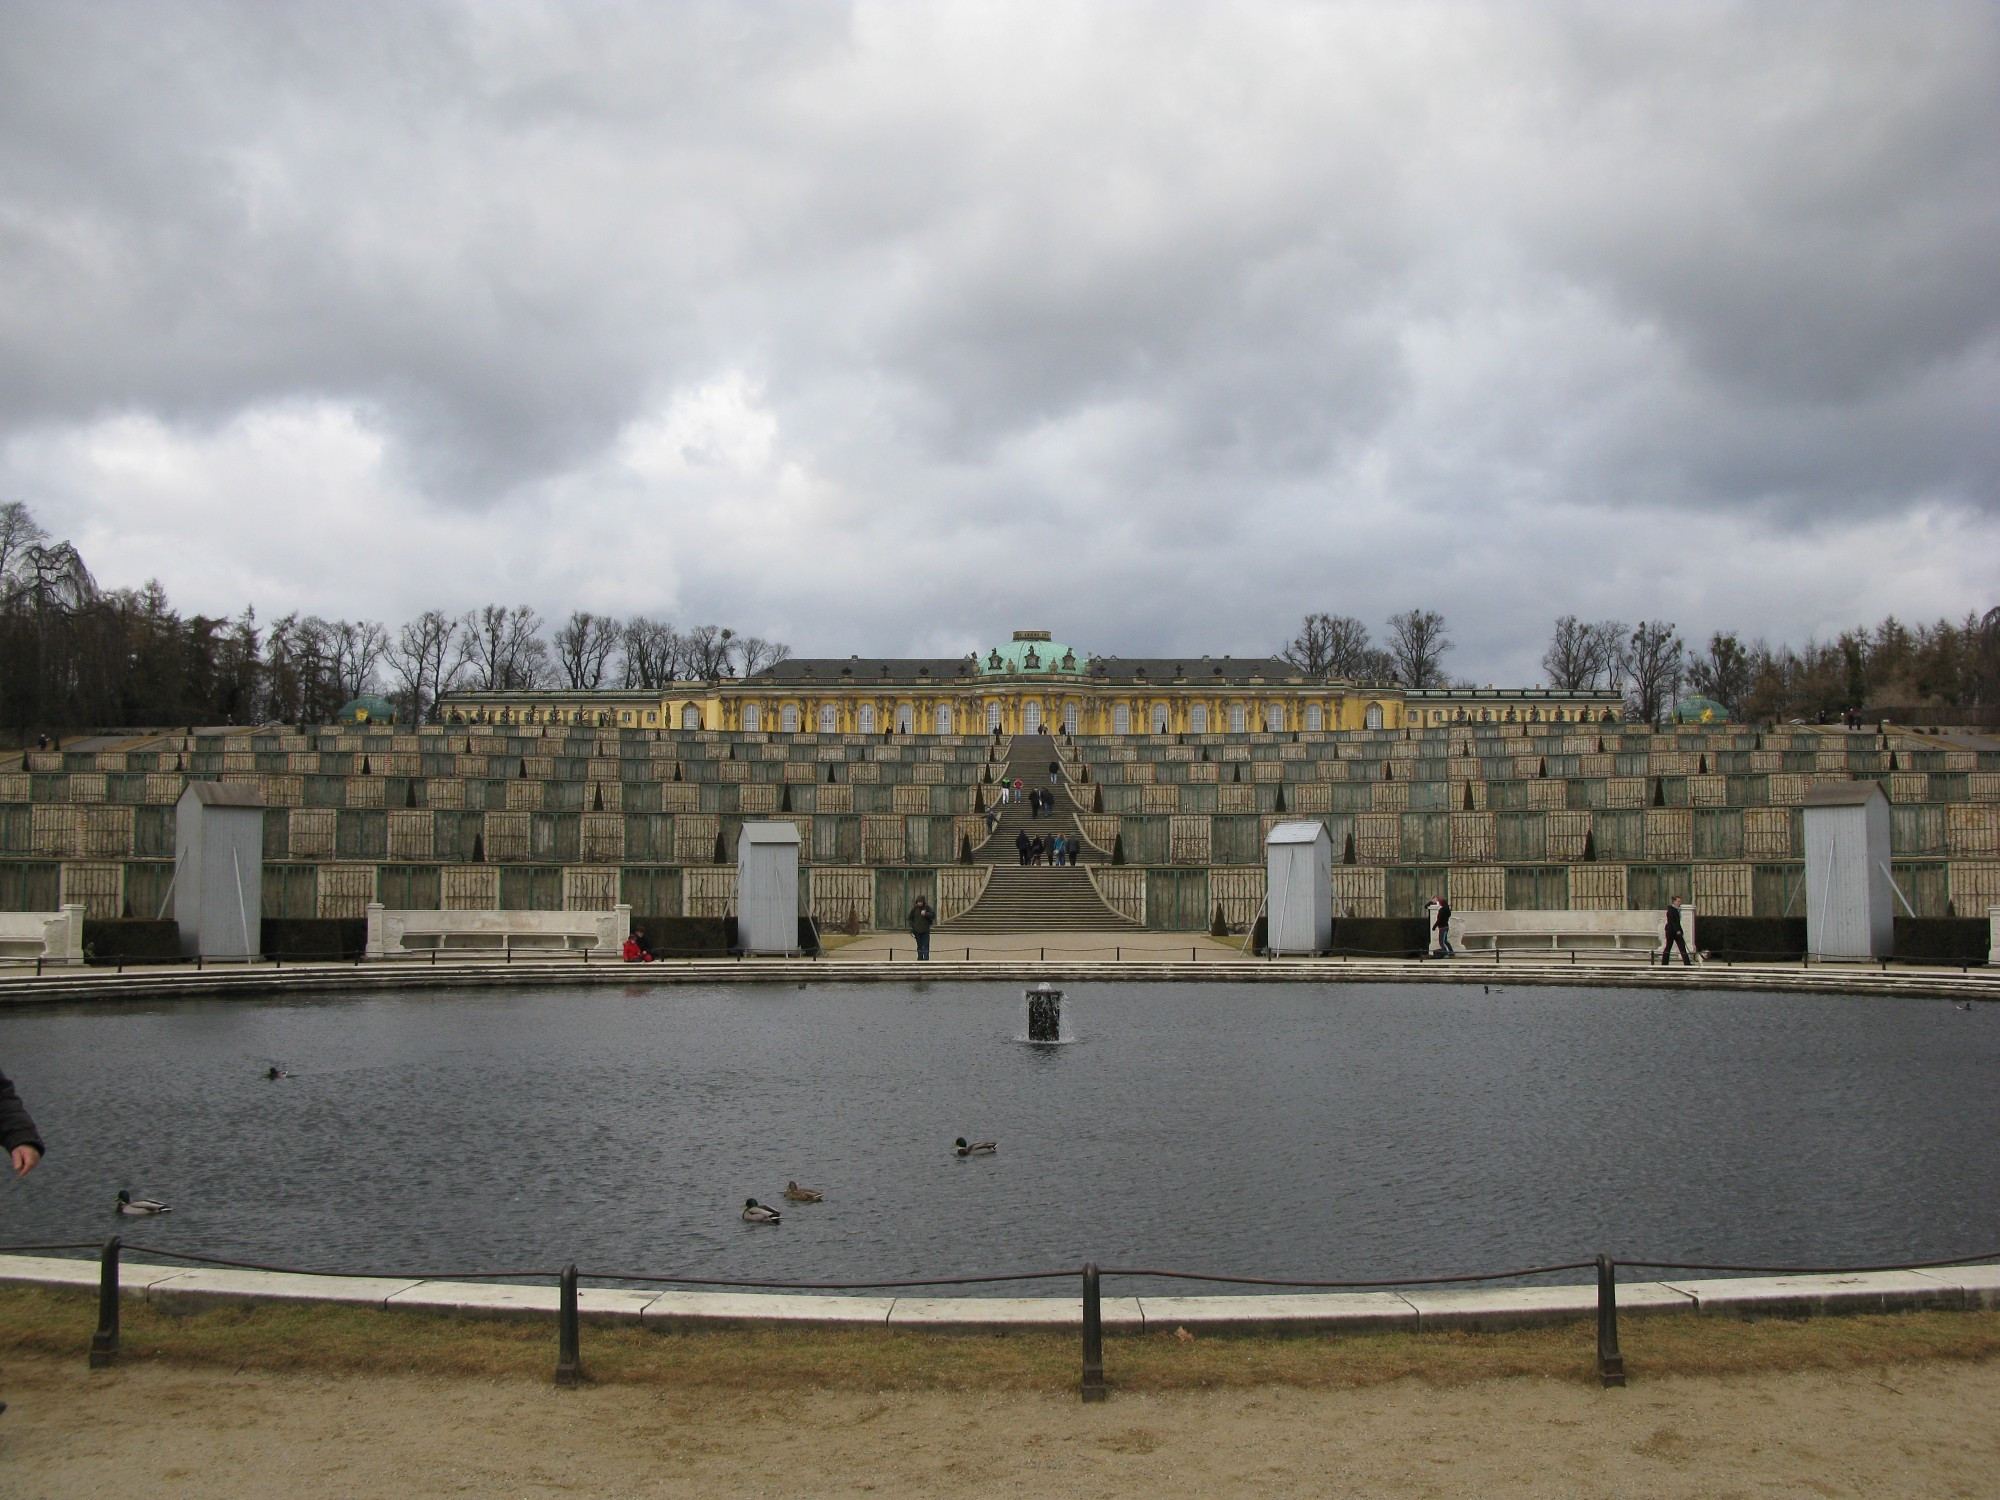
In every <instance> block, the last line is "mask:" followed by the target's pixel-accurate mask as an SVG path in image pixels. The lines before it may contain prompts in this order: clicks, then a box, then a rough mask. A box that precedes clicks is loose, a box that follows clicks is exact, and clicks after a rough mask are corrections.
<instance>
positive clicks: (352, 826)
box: [333, 807, 389, 861]
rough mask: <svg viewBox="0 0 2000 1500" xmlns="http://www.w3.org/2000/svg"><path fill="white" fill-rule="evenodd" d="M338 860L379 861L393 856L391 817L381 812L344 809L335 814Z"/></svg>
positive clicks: (336, 853) (334, 845)
mask: <svg viewBox="0 0 2000 1500" xmlns="http://www.w3.org/2000/svg"><path fill="white" fill-rule="evenodd" d="M333 855H334V858H335V859H354V860H371V861H372V860H379V859H386V858H388V855H389V815H388V814H387V813H386V812H384V811H383V810H382V809H380V808H373V807H343V808H342V809H341V810H340V811H339V812H337V813H335V814H334V820H333Z"/></svg>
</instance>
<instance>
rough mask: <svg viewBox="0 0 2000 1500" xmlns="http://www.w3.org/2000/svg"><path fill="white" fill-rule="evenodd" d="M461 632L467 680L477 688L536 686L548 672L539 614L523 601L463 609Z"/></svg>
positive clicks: (499, 689)
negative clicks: (463, 640)
mask: <svg viewBox="0 0 2000 1500" xmlns="http://www.w3.org/2000/svg"><path fill="white" fill-rule="evenodd" d="M459 629H460V630H462V631H463V632H464V639H465V642H466V663H467V666H468V668H469V673H468V676H467V679H466V680H467V684H468V685H469V686H470V687H473V688H475V689H477V690H478V691H480V692H488V693H495V692H498V693H507V692H518V691H520V690H521V689H523V688H533V687H540V686H541V685H542V681H543V679H544V677H545V676H546V675H547V672H548V664H549V646H548V642H547V641H544V640H543V639H542V634H541V632H542V617H541V616H540V615H538V614H536V613H535V612H534V610H532V609H530V608H529V607H528V606H527V605H525V604H517V605H515V606H514V607H513V608H512V609H509V608H507V606H506V605H504V604H488V605H484V606H482V607H481V608H479V609H475V610H470V611H468V612H467V613H466V616H465V618H464V620H463V621H461V622H460V625H459Z"/></svg>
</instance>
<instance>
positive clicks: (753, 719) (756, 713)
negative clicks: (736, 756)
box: [743, 703, 764, 734]
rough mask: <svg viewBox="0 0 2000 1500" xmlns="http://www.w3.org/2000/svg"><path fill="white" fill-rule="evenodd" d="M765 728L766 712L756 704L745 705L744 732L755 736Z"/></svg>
mask: <svg viewBox="0 0 2000 1500" xmlns="http://www.w3.org/2000/svg"><path fill="white" fill-rule="evenodd" d="M763 727H764V710H763V709H761V708H759V707H758V706H757V705H756V704H754V703H746V704H744V705H743V732H744V733H745V734H755V733H757V731H758V730H760V729H762V728H763Z"/></svg>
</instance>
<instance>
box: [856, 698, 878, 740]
mask: <svg viewBox="0 0 2000 1500" xmlns="http://www.w3.org/2000/svg"><path fill="white" fill-rule="evenodd" d="M854 727H855V729H856V730H857V731H859V732H860V733H862V734H873V733H874V732H875V705H874V704H872V703H864V704H862V705H861V709H860V712H859V713H857V714H856V715H855V719H854Z"/></svg>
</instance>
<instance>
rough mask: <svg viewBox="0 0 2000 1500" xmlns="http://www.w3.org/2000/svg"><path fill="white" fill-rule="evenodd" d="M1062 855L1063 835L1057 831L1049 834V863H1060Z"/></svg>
mask: <svg viewBox="0 0 2000 1500" xmlns="http://www.w3.org/2000/svg"><path fill="white" fill-rule="evenodd" d="M1062 857H1063V836H1062V835H1061V834H1059V833H1057V834H1051V835H1050V836H1049V863H1050V864H1052V865H1060V864H1061V863H1062Z"/></svg>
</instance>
